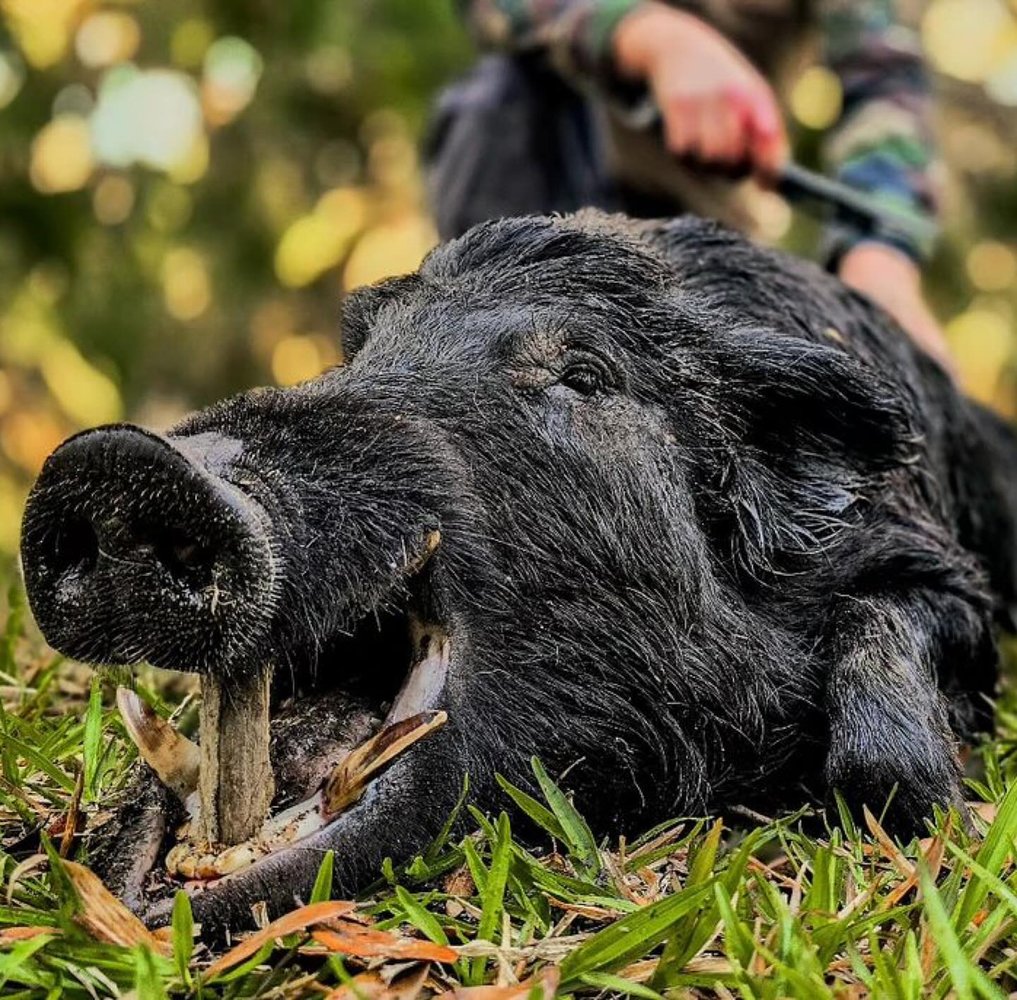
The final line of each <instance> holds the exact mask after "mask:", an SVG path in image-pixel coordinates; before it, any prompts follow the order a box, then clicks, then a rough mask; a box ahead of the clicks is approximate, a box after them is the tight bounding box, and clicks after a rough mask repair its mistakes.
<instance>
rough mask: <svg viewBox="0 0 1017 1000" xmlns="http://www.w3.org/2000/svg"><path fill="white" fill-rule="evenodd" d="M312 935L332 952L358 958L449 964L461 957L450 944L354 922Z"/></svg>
mask: <svg viewBox="0 0 1017 1000" xmlns="http://www.w3.org/2000/svg"><path fill="white" fill-rule="evenodd" d="M311 937H313V938H314V940H315V941H317V942H318V944H321V945H324V946H325V947H326V948H328V950H329V951H333V952H339V953H341V954H343V955H352V956H354V957H355V958H402V959H406V958H414V959H420V960H422V961H426V962H444V963H446V964H448V963H450V962H455V961H457V960H458V959H459V952H457V951H455V950H454V949H453V948H449V947H448V946H447V945H443V944H433V943H432V942H431V941H422V940H420V939H419V938H409V937H403V936H401V935H399V934H393V933H391V932H390V931H379V930H374V929H373V928H370V927H356V926H354V925H352V924H344V925H343V926H342V927H341V928H340V929H338V930H318V931H314V932H313V933H312V934H311Z"/></svg>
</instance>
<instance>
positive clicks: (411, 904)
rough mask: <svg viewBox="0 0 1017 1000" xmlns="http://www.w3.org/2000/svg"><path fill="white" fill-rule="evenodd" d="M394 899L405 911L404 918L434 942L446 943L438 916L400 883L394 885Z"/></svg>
mask: <svg viewBox="0 0 1017 1000" xmlns="http://www.w3.org/2000/svg"><path fill="white" fill-rule="evenodd" d="M395 891H396V899H398V900H399V904H400V905H401V906H402V908H403V910H404V911H405V913H406V919H407V920H408V921H409V922H410V923H411V924H413V926H414V927H416V928H417V930H418V931H420V932H421V933H422V934H423V935H424V936H425V937H427V938H428V939H429V940H431V941H433V942H434V943H435V944H444V945H447V944H448V935H447V934H446V933H445V929H444V928H443V927H442V926H441V924H440V923H439V922H438V918H437V917H436V916H435V915H434V914H433V913H431V912H430V911H429V910H428V909H427V908H426V907H425V906H423V905H422V904H421V903H419V902H418V901H417V900H416V899H415V898H414V897H413V896H412V895H411V894H410V893H408V892H407V891H406V890H405V889H404V888H403V887H402V886H401V885H397V886H396V890H395Z"/></svg>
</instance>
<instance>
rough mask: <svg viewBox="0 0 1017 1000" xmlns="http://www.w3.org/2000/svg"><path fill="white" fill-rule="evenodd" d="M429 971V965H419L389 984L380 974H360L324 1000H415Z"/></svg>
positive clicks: (338, 987)
mask: <svg viewBox="0 0 1017 1000" xmlns="http://www.w3.org/2000/svg"><path fill="white" fill-rule="evenodd" d="M430 971H431V967H430V966H429V965H421V966H420V967H419V968H415V969H413V970H412V971H411V972H407V973H405V974H404V975H401V976H398V977H396V978H395V979H393V980H392V981H391V982H386V981H385V977H384V976H383V975H382V974H381V973H380V972H361V973H360V975H359V976H354V977H353V979H352V980H350V982H348V983H343V985H342V986H337V987H336V988H335V989H334V990H332V992H331V993H328V994H326V995H325V998H324V1000H415V998H416V997H417V996H419V995H420V991H421V989H423V986H424V980H425V979H427V974H428V972H430Z"/></svg>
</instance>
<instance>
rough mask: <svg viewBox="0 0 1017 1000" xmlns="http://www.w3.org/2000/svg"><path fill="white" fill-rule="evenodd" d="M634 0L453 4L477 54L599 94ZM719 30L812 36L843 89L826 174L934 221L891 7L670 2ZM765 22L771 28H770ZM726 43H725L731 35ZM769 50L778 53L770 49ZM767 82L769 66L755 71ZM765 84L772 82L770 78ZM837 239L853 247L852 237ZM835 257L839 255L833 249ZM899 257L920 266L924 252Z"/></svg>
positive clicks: (917, 118) (890, 2)
mask: <svg viewBox="0 0 1017 1000" xmlns="http://www.w3.org/2000/svg"><path fill="white" fill-rule="evenodd" d="M639 2H640V0H459V3H460V6H461V7H462V9H463V11H464V14H465V16H466V18H467V20H468V23H469V25H470V27H471V30H472V32H473V34H474V37H475V38H476V40H477V42H478V43H479V44H480V45H481V46H482V47H484V48H488V49H501V50H508V51H515V52H542V53H544V54H546V55H547V57H548V58H549V60H550V62H551V63H552V64H553V65H554V66H555V67H556V68H557V69H558V70H559V71H560V72H561V73H563V74H564V75H565V76H567V77H569V78H571V79H573V80H574V81H576V82H577V83H579V84H580V85H582V86H584V87H586V88H592V89H594V90H599V91H601V92H604V91H605V90H606V91H610V90H611V89H612V88H613V87H615V86H617V79H616V78H615V77H614V74H613V67H612V64H611V59H610V39H611V34H612V32H613V30H614V27H615V25H616V24H617V23H618V21H619V20H620V19H621V18H622V17H623V16H624V15H625V14H626V13H628V12H629V11H630V10H631V9H632V8H633V7H635V6H636V5H637V4H638V3H639ZM672 2H674V3H675V5H676V6H682V7H685V8H689V9H692V10H693V11H694V12H696V13H699V14H701V15H702V16H704V17H705V18H706V19H707V20H714V21H715V23H716V24H717V26H718V27H719V28H721V30H725V27H728V28H729V27H730V25H731V23H735V24H737V23H738V21H737V18H736V20H735V21H734V22H731V21H730V20H729V22H728V24H727V25H725V24H722V23H720V22H721V20H722V18H715V17H713V16H712V15H715V14H716V13H717V11H718V9H719V10H720V11H721V13H725V12H726V13H731V12H732V11H733V12H734V13H735V14H736V15H737V17H740V19H741V29H742V35H743V37H742V38H739V37H733V39H732V40H734V41H735V42H736V43H737V44H739V45H740V47H742V48H745V49H750V48H751V47H752V45H753V43H755V45H756V48H757V50H759V51H757V52H755V53H753V52H749V54H750V55H755V56H756V62H757V63H762V62H765V56H764V58H763V59H761V58H759V55H760V51H762V52H764V53H765V48H763V49H760V46H766V45H768V44H770V40H771V39H772V38H775V37H776V34H775V32H774V25H775V23H776V22H775V21H774V17H773V15H774V12H775V11H778V10H782V11H783V12H784V13H785V14H787V13H788V12H789V11H794V12H795V15H796V16H798V17H800V18H801V19H803V20H804V21H807V22H809V23H810V24H811V25H812V26H814V27H817V28H818V29H819V36H820V44H821V58H822V61H823V63H824V64H825V65H826V66H827V67H828V68H829V69H830V70H832V71H833V72H834V73H835V74H836V76H837V78H838V79H839V81H840V85H841V92H842V101H841V108H840V112H839V115H838V117H837V120H836V121H835V122H834V124H833V125H832V126H831V127H830V128H829V129H828V131H827V133H826V134H825V136H824V142H823V156H824V161H825V166H826V168H827V170H828V172H829V173H831V174H832V175H834V176H836V177H838V178H840V179H841V180H843V181H844V182H846V183H848V184H850V185H851V186H853V187H855V188H858V189H860V190H864V191H866V192H869V193H871V194H873V195H875V196H876V197H877V198H878V199H879V200H881V201H883V202H884V203H886V204H892V205H893V206H895V207H897V208H903V209H906V210H910V211H913V212H916V213H920V214H923V215H933V214H935V211H936V198H935V192H934V184H933V177H934V175H935V169H934V166H935V160H936V147H935V142H934V138H933V130H932V125H931V111H932V106H931V105H932V101H931V89H930V81H929V76H928V73H927V70H926V66H925V62H924V60H923V58H922V54H921V49H920V45H919V42H918V38H917V36H916V34H915V32H914V31H913V30H911V29H910V28H909V27H906V26H905V25H904V24H903V23H902V22H901V18H900V17H899V12H898V10H897V7H898V6H899V5H898V4H897V3H895V0H811V2H806V0H672ZM768 20H769V21H770V22H772V23H768ZM725 33H727V34H729V35H732V32H731V31H725ZM771 47H774V48H775V47H776V46H775V45H771ZM762 68H763V69H764V72H765V71H767V67H766V66H762ZM769 75H771V77H772V76H773V74H772V73H770V74H769ZM842 238H843V239H844V240H845V242H846V243H848V244H850V242H851V237H850V236H849V235H848V236H847V237H843V234H842ZM837 249H838V250H839V251H843V249H846V247H845V246H840V247H838V248H837ZM901 249H904V250H906V251H907V252H909V253H911V254H912V255H913V256H914V257H916V258H918V259H921V258H922V257H924V256H925V255H927V254H928V252H929V251H930V250H931V247H929V246H917V245H904V246H901Z"/></svg>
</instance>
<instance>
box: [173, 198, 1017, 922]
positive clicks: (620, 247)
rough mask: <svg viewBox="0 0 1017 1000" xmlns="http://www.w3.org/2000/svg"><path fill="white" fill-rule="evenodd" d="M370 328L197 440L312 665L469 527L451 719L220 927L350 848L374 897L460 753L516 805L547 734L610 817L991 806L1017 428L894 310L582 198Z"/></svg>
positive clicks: (467, 243) (455, 264)
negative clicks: (586, 208) (233, 453)
mask: <svg viewBox="0 0 1017 1000" xmlns="http://www.w3.org/2000/svg"><path fill="white" fill-rule="evenodd" d="M343 337H344V347H345V350H346V353H347V360H348V364H347V365H346V366H345V367H343V368H340V369H337V370H335V371H333V372H330V373H328V374H326V375H324V376H322V378H320V379H318V380H316V381H314V382H311V383H308V384H307V385H305V386H302V387H298V388H295V389H289V390H263V391H260V392H257V393H251V394H247V395H245V396H242V397H238V398H236V399H234V400H230V401H227V402H226V403H224V404H221V405H219V406H217V407H213V408H212V409H211V410H208V411H205V412H203V413H201V414H198V415H196V416H195V417H193V418H191V419H190V420H189V421H188V422H187V423H186V424H185V425H183V426H182V427H180V428H177V429H176V431H174V432H173V434H174V435H175V436H177V437H185V436H189V435H194V434H197V433H200V432H206V431H214V432H216V433H217V434H223V435H226V436H228V437H231V438H236V439H240V440H241V441H243V442H244V450H243V453H242V455H241V456H240V458H239V459H237V460H236V463H235V465H234V466H232V467H231V468H228V469H225V470H220V471H221V474H222V475H224V476H225V477H226V478H228V479H230V480H231V481H232V482H234V483H235V484H237V485H239V486H241V487H242V488H244V489H246V490H248V491H250V492H251V493H252V494H253V495H254V496H255V497H256V499H258V501H259V502H260V503H262V504H263V505H264V506H265V507H266V509H267V510H268V512H269V514H270V516H271V519H272V521H273V523H274V524H275V525H276V529H275V530H276V536H275V538H274V539H273V544H274V545H275V547H276V550H277V553H278V557H279V563H280V566H281V569H280V577H279V579H278V581H277V583H276V585H275V587H274V591H273V594H274V596H273V607H274V608H275V609H276V610H275V612H274V617H273V618H272V620H271V621H270V622H269V623H267V624H266V632H265V637H264V639H263V641H262V642H261V643H260V644H259V649H260V650H261V651H262V652H265V651H271V655H272V657H273V658H274V659H275V660H276V661H277V663H279V664H280V665H282V666H283V667H285V666H286V665H289V667H290V668H291V669H292V671H293V673H294V674H296V673H297V672H298V671H299V670H301V669H303V668H304V665H306V664H308V663H310V664H311V665H312V667H313V668H314V669H315V670H316V676H317V678H318V680H319V682H321V683H337V682H340V681H341V678H342V671H343V670H344V664H343V662H341V658H340V659H336V658H335V657H334V656H332V655H325V654H324V653H321V655H319V653H320V651H322V650H326V649H334V638H335V636H336V635H337V634H339V633H341V632H342V630H343V629H344V628H350V627H352V625H353V623H354V622H355V621H356V620H357V619H358V618H360V617H362V616H363V615H364V614H365V613H366V612H367V611H369V610H370V609H372V608H374V607H376V606H378V605H379V604H381V605H385V604H396V605H397V604H398V603H399V602H400V600H401V598H400V597H399V595H398V593H397V592H396V591H393V587H397V584H398V579H399V567H401V566H402V565H404V563H405V561H406V560H407V559H408V558H411V557H412V555H413V553H414V551H416V550H418V549H419V546H420V544H421V539H422V538H423V536H424V534H425V533H426V532H427V531H429V530H432V529H433V528H440V530H441V533H442V544H441V547H440V549H439V551H438V553H437V555H436V556H435V558H434V559H433V560H432V562H431V564H430V566H429V570H428V572H429V582H430V584H431V591H432V593H433V594H434V595H435V596H434V601H435V603H436V605H437V606H436V607H435V608H434V609H433V612H434V614H435V616H436V617H439V618H442V619H444V620H446V621H447V622H448V624H449V625H450V626H451V628H452V631H453V636H454V639H455V647H454V649H455V651H454V658H453V664H452V677H451V681H450V685H449V689H448V691H447V699H446V705H445V707H446V708H447V710H448V714H449V719H450V721H449V724H448V725H447V726H446V727H445V729H443V730H441V731H439V733H438V734H436V735H435V736H433V737H432V738H430V739H429V740H428V741H426V742H424V743H422V744H420V745H419V746H418V747H417V748H415V750H414V751H413V752H412V753H410V754H407V755H406V756H405V757H404V758H402V759H400V760H399V761H398V762H397V763H396V764H395V765H394V766H393V767H392V768H391V769H390V770H389V771H388V772H386V773H385V775H384V776H383V777H382V778H381V779H379V780H378V781H377V782H375V784H374V785H373V786H372V788H371V790H370V792H369V793H368V796H367V797H366V798H365V799H364V800H363V801H362V802H361V803H360V804H359V805H357V806H356V807H354V808H353V809H352V810H351V811H350V812H349V813H347V814H346V816H345V817H344V820H343V822H342V823H341V824H340V828H339V830H338V832H337V834H336V835H335V836H334V837H333V838H332V839H331V840H330V841H329V842H328V843H322V844H316V845H314V846H315V848H316V849H314V850H308V851H307V852H306V853H305V855H304V858H303V860H302V861H301V862H300V865H299V866H298V867H300V868H301V870H299V871H294V870H293V868H292V867H289V868H286V869H283V868H282V867H281V866H276V867H273V865H272V864H271V862H270V863H269V864H268V865H267V867H266V868H265V870H264V872H263V874H262V875H260V876H259V877H258V880H257V883H256V884H255V885H253V886H252V885H251V884H250V883H249V882H248V883H244V885H245V886H246V888H239V885H240V883H238V888H237V889H236V890H235V891H233V890H230V889H229V888H228V887H227V886H226V885H224V886H223V890H224V891H223V893H222V894H220V899H219V903H218V904H209V905H208V910H209V913H208V914H207V918H209V919H220V918H221V919H237V915H238V914H240V915H242V914H243V913H244V912H245V908H246V906H248V905H249V903H250V902H251V901H252V899H254V898H257V896H258V894H261V895H262V896H265V897H267V898H269V899H271V900H272V901H273V905H275V906H284V905H286V904H287V903H289V902H290V901H291V900H292V896H293V894H294V893H297V894H303V895H304V896H306V893H307V891H308V890H309V887H310V884H311V882H312V881H313V878H314V873H315V871H316V869H317V865H318V863H319V861H320V856H321V850H323V849H324V848H325V847H333V848H335V849H336V865H337V882H338V888H339V889H340V890H341V891H343V892H350V891H353V890H355V889H356V888H357V887H358V886H360V885H362V884H363V883H364V882H365V881H366V880H368V879H369V878H371V877H372V876H373V875H374V874H375V873H376V872H377V870H378V865H379V863H380V861H381V860H382V859H383V858H384V857H386V856H392V857H395V858H397V859H405V858H408V857H411V856H412V855H413V854H414V853H415V852H417V851H419V850H420V849H421V848H422V847H424V846H425V845H426V844H427V843H428V841H429V839H430V838H431V837H432V836H433V834H434V833H435V832H436V831H437V830H438V829H439V827H440V826H441V823H442V821H443V820H444V819H445V818H446V816H447V814H448V812H449V810H450V809H451V808H452V806H453V804H454V802H455V800H456V797H457V795H458V793H459V790H460V787H461V782H462V777H463V774H464V773H466V772H469V774H470V778H471V783H472V788H473V791H474V801H477V802H478V803H479V804H480V805H481V806H482V807H484V808H487V809H496V808H500V807H502V806H504V805H506V800H505V799H504V797H503V796H502V795H501V794H500V793H499V792H498V790H497V787H496V785H495V783H494V780H493V778H494V774H495V773H496V772H500V773H502V774H504V775H506V776H507V777H508V778H510V779H511V780H512V781H514V782H517V783H520V784H523V785H526V784H528V782H529V774H530V771H529V766H528V760H529V758H530V757H531V755H534V754H536V755H538V756H539V757H540V758H541V759H542V760H543V761H544V763H545V765H546V766H547V768H548V770H549V771H551V772H552V773H555V774H557V773H561V772H563V771H565V770H566V769H567V770H568V777H567V779H566V784H567V785H568V787H570V788H571V789H572V790H573V791H574V793H575V796H576V801H577V805H578V806H579V808H580V809H581V810H582V811H583V812H584V813H585V814H586V815H587V816H588V817H589V819H590V820H591V822H592V824H593V825H594V828H595V830H596V831H597V832H598V833H606V832H609V831H617V830H628V831H630V832H634V831H639V830H641V829H644V828H645V827H646V826H647V825H648V824H650V823H652V822H654V821H656V820H659V819H661V818H665V817H667V816H670V815H677V814H687V813H698V812H702V811H705V810H708V809H717V808H719V807H724V806H728V805H731V804H735V803H746V804H754V805H756V806H758V807H760V808H762V809H764V810H765V811H767V812H771V811H772V810H774V809H775V808H777V807H778V806H779V805H780V804H788V803H797V802H800V801H802V800H803V799H805V798H808V797H812V796H818V797H820V798H822V797H825V796H828V794H829V792H830V790H831V788H833V787H837V788H839V789H840V790H841V791H842V792H843V793H844V794H845V796H846V797H847V799H848V801H849V802H850V803H851V804H852V805H853V806H855V807H857V806H860V805H861V804H862V803H863V802H864V803H868V804H869V805H871V806H872V807H873V809H875V810H877V811H878V810H879V809H880V808H881V807H883V805H884V804H885V802H886V799H887V797H888V796H889V795H890V793H891V791H893V790H894V789H895V788H896V794H895V796H894V799H893V802H892V804H891V806H890V811H889V813H888V816H889V822H890V823H891V824H892V826H893V828H894V829H895V830H898V831H901V832H910V831H913V830H918V829H920V828H921V826H922V823H923V820H924V819H925V818H926V817H927V816H929V815H930V813H931V811H932V807H933V806H934V805H936V804H939V805H948V804H956V803H958V802H959V801H960V797H961V795H960V784H959V772H958V764H957V756H956V743H957V740H958V738H965V737H967V736H970V735H971V734H972V733H973V732H974V731H976V730H978V729H980V728H985V727H987V726H988V724H989V721H990V706H989V702H988V700H987V699H988V697H989V696H990V695H991V693H992V691H993V686H994V683H995V677H996V647H995V640H994V628H995V625H994V618H995V619H996V623H997V624H998V623H1003V624H1006V623H1008V622H1009V620H1010V619H1009V616H1010V615H1011V614H1012V612H1013V609H1014V607H1015V605H1017V579H1015V577H1017V572H1015V567H1017V535H1015V532H1017V520H1015V515H1017V446H1015V442H1014V439H1013V437H1012V436H1011V434H1010V433H1009V431H1008V430H1007V429H1006V428H1005V427H1003V426H1002V425H1001V423H1000V422H999V421H998V420H996V419H995V418H994V417H992V416H991V415H990V414H988V413H987V412H986V411H984V410H982V409H980V408H979V407H977V406H975V405H974V404H973V403H971V402H969V401H967V400H965V399H964V398H962V397H961V396H960V395H959V394H958V393H957V392H956V391H955V390H954V388H953V386H952V385H951V383H950V381H949V380H948V379H947V377H946V376H945V375H944V374H943V373H942V372H941V371H940V370H939V369H938V368H937V367H936V366H935V365H934V364H933V363H932V362H930V361H928V360H926V359H925V358H924V357H923V356H921V355H920V354H919V353H918V352H917V351H916V350H915V349H914V348H913V347H912V346H911V344H910V343H909V341H908V340H907V338H906V337H905V336H904V334H903V333H902V332H901V331H900V330H899V329H898V328H897V327H896V326H895V325H894V324H893V322H892V321H891V320H889V319H888V317H887V316H885V315H884V314H883V313H882V312H880V311H879V310H877V309H876V308H875V307H874V306H872V305H871V304H869V303H868V302H867V301H865V300H864V299H862V298H861V297H859V296H857V295H855V294H853V293H851V292H850V291H848V290H847V289H846V288H845V287H844V286H843V285H841V284H840V283H839V282H838V281H837V280H835V279H834V278H832V277H829V276H827V275H826V274H824V273H822V272H821V271H819V270H818V269H816V268H814V267H812V266H810V265H807V264H803V263H801V262H798V261H796V260H793V259H791V258H790V257H787V256H784V255H782V254H778V253H774V252H768V251H765V250H761V249H759V248H757V247H755V246H752V245H750V244H749V243H748V242H746V241H744V240H742V239H741V238H739V237H737V236H734V235H731V234H729V233H728V232H726V231H723V230H721V229H720V228H717V227H716V226H714V225H711V224H707V223H704V222H700V221H695V220H692V219H682V220H678V221H676V222H667V223H659V224H656V223H651V224H646V223H632V222H627V221H625V220H623V219H620V218H608V217H605V216H601V215H596V214H581V215H578V216H574V217H569V218H564V219H555V220H552V219H546V218H530V219H522V220H507V221H503V222H496V223H491V224H486V225H483V226H480V227H478V228H476V229H474V230H472V231H471V232H469V233H468V234H467V235H465V236H464V237H462V238H461V239H459V240H456V241H454V242H451V243H448V244H446V245H443V246H441V247H439V248H438V249H437V250H436V251H434V253H432V254H431V256H430V257H429V258H428V259H427V261H426V262H425V263H424V265H423V266H422V267H421V269H420V271H419V273H417V274H414V275H410V276H408V277H405V278H400V279H396V280H394V281H390V282H386V283H384V284H381V285H379V286H376V287H374V288H369V289H365V290H363V291H361V292H358V293H357V294H355V295H354V296H352V297H351V298H350V299H349V301H348V303H347V305H346V308H345V312H344V318H343ZM231 669H244V664H243V663H240V662H237V663H233V664H232V665H231ZM318 848H320V849H318ZM231 893H232V895H231ZM206 895H207V894H206ZM223 899H225V900H226V905H225V907H224V908H222V909H220V910H215V907H216V906H220V907H221V906H222V904H223ZM201 900H202V897H201V896H199V897H197V898H196V904H197V905H198V907H199V916H200V908H201V907H202V906H204V905H205V904H203V903H202V902H201ZM213 910H215V912H213ZM224 914H232V916H231V917H230V916H224Z"/></svg>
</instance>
